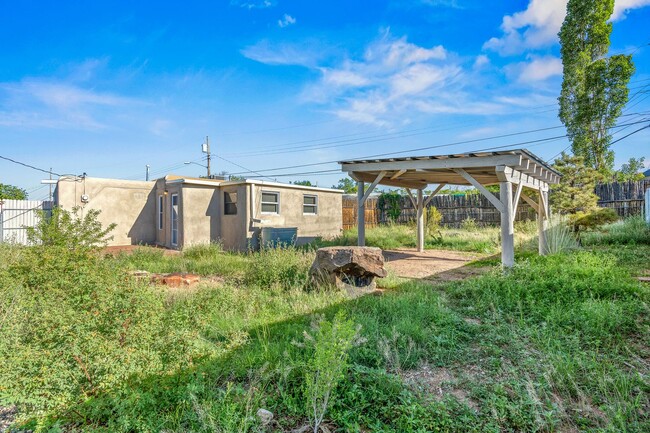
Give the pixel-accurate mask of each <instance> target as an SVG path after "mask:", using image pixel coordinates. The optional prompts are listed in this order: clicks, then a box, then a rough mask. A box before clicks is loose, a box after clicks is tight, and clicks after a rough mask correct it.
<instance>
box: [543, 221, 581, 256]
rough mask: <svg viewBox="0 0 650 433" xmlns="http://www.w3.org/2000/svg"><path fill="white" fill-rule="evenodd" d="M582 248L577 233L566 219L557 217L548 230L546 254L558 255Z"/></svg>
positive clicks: (550, 222)
mask: <svg viewBox="0 0 650 433" xmlns="http://www.w3.org/2000/svg"><path fill="white" fill-rule="evenodd" d="M578 248H580V245H579V243H578V239H577V238H576V235H575V233H574V232H573V230H571V226H570V225H569V223H568V221H567V219H566V218H564V217H562V216H555V217H552V218H551V219H550V220H549V227H548V229H547V230H546V254H558V253H563V252H567V251H571V250H576V249H578Z"/></svg>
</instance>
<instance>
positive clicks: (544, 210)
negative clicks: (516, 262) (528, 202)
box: [537, 190, 548, 256]
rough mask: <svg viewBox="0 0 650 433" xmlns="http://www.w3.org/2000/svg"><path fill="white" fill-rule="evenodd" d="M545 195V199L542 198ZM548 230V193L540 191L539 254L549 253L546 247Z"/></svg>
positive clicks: (538, 217) (538, 219)
mask: <svg viewBox="0 0 650 433" xmlns="http://www.w3.org/2000/svg"><path fill="white" fill-rule="evenodd" d="M542 195H543V197H542ZM547 228H548V191H542V190H540V191H539V199H538V202H537V233H538V238H539V254H540V255H541V256H543V255H545V254H546V253H547V252H548V249H547V247H546V230H547Z"/></svg>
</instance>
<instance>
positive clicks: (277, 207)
mask: <svg viewBox="0 0 650 433" xmlns="http://www.w3.org/2000/svg"><path fill="white" fill-rule="evenodd" d="M264 194H273V195H275V197H276V201H275V202H270V201H266V202H265V201H264ZM265 204H272V205H275V208H276V211H275V212H267V211H264V205H265ZM260 212H261V213H262V215H280V192H279V191H265V190H262V192H261V194H260Z"/></svg>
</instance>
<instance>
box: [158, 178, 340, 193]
mask: <svg viewBox="0 0 650 433" xmlns="http://www.w3.org/2000/svg"><path fill="white" fill-rule="evenodd" d="M165 182H167V183H168V184H175V183H187V184H189V185H204V186H213V187H215V188H216V187H219V186H233V185H260V186H270V187H276V188H290V189H301V190H305V191H321V192H332V193H335V194H343V193H345V191H343V190H342V189H333V188H320V187H317V186H303V185H294V184H289V183H281V182H269V181H266V180H251V179H245V180H226V181H220V182H216V181H210V180H198V179H173V180H167V181H165Z"/></svg>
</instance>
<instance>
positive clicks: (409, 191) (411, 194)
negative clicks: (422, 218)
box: [404, 188, 418, 209]
mask: <svg viewBox="0 0 650 433" xmlns="http://www.w3.org/2000/svg"><path fill="white" fill-rule="evenodd" d="M404 189H405V190H406V194H408V196H409V198H410V199H411V203H413V209H417V208H418V204H417V202H416V201H415V197H413V193H412V192H411V188H404Z"/></svg>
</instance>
